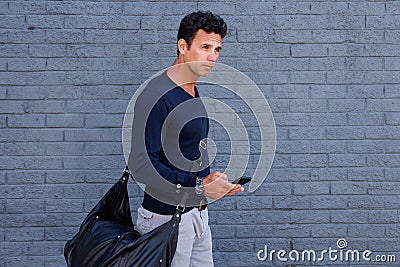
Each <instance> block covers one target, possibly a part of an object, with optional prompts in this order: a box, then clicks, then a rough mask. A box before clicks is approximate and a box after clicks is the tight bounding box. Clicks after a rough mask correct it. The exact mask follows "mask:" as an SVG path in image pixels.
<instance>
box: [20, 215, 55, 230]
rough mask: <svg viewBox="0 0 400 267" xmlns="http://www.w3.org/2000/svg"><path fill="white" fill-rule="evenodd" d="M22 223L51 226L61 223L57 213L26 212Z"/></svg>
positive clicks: (30, 225)
mask: <svg viewBox="0 0 400 267" xmlns="http://www.w3.org/2000/svg"><path fill="white" fill-rule="evenodd" d="M23 218H24V225H25V226H28V227H43V226H45V227H52V226H59V225H62V218H61V217H60V216H59V215H58V214H27V215H25V216H24V217H23Z"/></svg>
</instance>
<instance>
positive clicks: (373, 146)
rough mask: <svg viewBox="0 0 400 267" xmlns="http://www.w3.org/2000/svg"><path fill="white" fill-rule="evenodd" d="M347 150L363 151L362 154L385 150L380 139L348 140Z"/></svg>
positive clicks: (352, 151) (353, 151) (351, 151)
mask: <svg viewBox="0 0 400 267" xmlns="http://www.w3.org/2000/svg"><path fill="white" fill-rule="evenodd" d="M347 150H348V152H350V153H363V154H370V153H384V152H385V145H384V143H383V142H381V141H372V140H368V141H363V140H357V141H349V142H347Z"/></svg>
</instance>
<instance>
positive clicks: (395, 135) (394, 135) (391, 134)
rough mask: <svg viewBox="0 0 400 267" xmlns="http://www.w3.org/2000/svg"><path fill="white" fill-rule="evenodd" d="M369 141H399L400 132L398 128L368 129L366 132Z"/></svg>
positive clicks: (377, 127)
mask: <svg viewBox="0 0 400 267" xmlns="http://www.w3.org/2000/svg"><path fill="white" fill-rule="evenodd" d="M365 136H366V138H367V139H399V138H400V132H399V129H398V127H397V126H385V127H379V126H374V127H368V128H366V130H365Z"/></svg>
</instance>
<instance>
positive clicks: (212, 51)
mask: <svg viewBox="0 0 400 267" xmlns="http://www.w3.org/2000/svg"><path fill="white" fill-rule="evenodd" d="M184 43H185V44H186V42H184ZM221 49H222V38H221V35H220V34H216V33H213V32H212V33H207V32H205V31H204V30H202V29H200V30H198V31H197V33H196V35H195V37H194V39H193V41H192V45H191V46H190V48H188V47H187V44H186V46H185V48H184V50H183V51H181V53H182V56H183V61H184V62H183V63H189V62H193V63H189V64H187V65H188V67H189V69H190V70H191V71H192V72H193V74H195V75H196V76H207V75H208V73H209V72H210V71H211V69H212V67H213V66H214V63H215V62H216V61H217V59H218V56H219V53H220V51H221ZM196 61H198V62H196ZM194 62H196V63H194Z"/></svg>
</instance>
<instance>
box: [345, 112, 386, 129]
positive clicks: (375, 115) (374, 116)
mask: <svg viewBox="0 0 400 267" xmlns="http://www.w3.org/2000/svg"><path fill="white" fill-rule="evenodd" d="M386 118H387V115H386ZM347 121H348V124H349V125H354V126H368V125H371V126H374V125H383V124H384V123H385V119H384V114H383V113H379V112H368V113H347Z"/></svg>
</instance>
